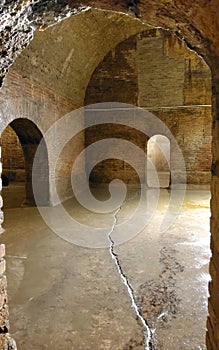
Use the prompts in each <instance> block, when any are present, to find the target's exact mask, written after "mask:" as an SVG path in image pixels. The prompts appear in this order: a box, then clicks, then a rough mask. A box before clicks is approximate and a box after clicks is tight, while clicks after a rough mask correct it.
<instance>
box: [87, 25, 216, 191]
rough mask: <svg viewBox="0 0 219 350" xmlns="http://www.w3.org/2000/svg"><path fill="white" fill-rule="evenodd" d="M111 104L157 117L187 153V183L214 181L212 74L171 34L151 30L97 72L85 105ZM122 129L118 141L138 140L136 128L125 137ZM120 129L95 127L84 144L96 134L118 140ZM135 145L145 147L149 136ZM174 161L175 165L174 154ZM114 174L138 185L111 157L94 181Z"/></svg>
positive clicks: (127, 43) (121, 46)
mask: <svg viewBox="0 0 219 350" xmlns="http://www.w3.org/2000/svg"><path fill="white" fill-rule="evenodd" d="M109 101H116V102H125V103H129V104H134V105H138V106H140V107H142V108H144V109H146V110H149V111H150V112H152V113H153V114H154V115H155V116H157V117H159V118H160V119H161V120H162V121H163V122H165V124H166V125H167V126H168V127H169V129H170V130H171V132H172V134H173V136H174V137H175V139H176V141H177V142H178V144H179V146H180V148H181V150H182V152H183V155H184V159H185V164H186V170H187V177H188V179H187V180H188V183H194V184H199V183H202V184H207V183H209V182H210V167H211V117H212V116H211V74H210V70H209V68H208V66H207V65H206V64H205V63H204V61H203V60H202V59H201V58H200V57H198V56H197V55H196V54H195V53H194V52H192V51H190V50H189V49H188V48H187V47H186V46H185V44H184V43H183V42H181V41H180V40H178V39H177V38H176V37H175V36H173V35H171V34H169V33H167V32H164V31H161V30H150V31H145V32H142V33H140V34H137V35H135V36H132V37H130V38H129V39H127V40H125V41H124V42H122V43H121V44H119V45H117V46H116V48H115V50H114V51H111V52H109V53H108V55H107V56H106V57H105V58H104V60H103V61H102V62H101V63H100V64H99V66H98V67H97V68H96V70H95V71H94V73H93V75H92V77H91V80H90V82H89V85H88V87H87V91H86V96H85V104H86V105H89V104H92V103H97V102H109ZM119 128H120V130H119V137H121V138H125V139H128V140H130V141H131V142H133V143H136V140H139V136H138V135H137V133H136V132H135V130H134V129H133V130H132V131H131V132H129V133H128V134H127V131H126V130H125V129H124V130H122V127H121V126H120V127H119ZM115 130H116V131H115ZM117 130H118V126H117V127H116V129H115V126H112V127H111V130H110V128H109V127H107V128H103V127H98V126H96V127H93V128H92V129H89V130H87V131H86V134H85V142H86V145H89V144H90V143H91V142H93V141H95V140H96V135H97V134H99V135H102V138H105V137H114V136H115V135H116V134H117V133H118V131H117ZM98 137H100V136H98ZM137 143H138V146H140V147H141V148H142V149H146V147H147V145H146V143H147V138H144V140H141V141H140V143H139V142H138V141H137ZM171 161H172V162H176V160H174V154H173V152H172V154H171ZM112 169H113V170H112ZM144 169H145V165H144V168H142V171H145V170H144ZM112 172H113V173H114V174H117V177H119V178H122V179H124V178H126V177H127V179H126V180H127V181H126V182H136V181H138V180H137V178H136V174H135V172H134V170H133V169H129V171H128V172H127V173H126V174H125V172H126V171H125V167H124V166H123V165H122V163H121V162H118V161H114V162H113V160H112V159H111V160H110V161H105V162H102V163H100V164H99V166H96V167H95V169H94V171H93V174H92V176H91V179H92V180H93V181H94V180H95V181H102V182H105V181H108V180H109V173H112Z"/></svg>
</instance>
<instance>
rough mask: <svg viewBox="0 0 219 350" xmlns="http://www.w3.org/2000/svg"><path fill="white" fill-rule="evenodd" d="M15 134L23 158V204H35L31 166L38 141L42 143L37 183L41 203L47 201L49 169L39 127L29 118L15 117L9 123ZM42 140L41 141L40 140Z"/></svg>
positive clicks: (44, 144) (45, 203)
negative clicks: (24, 176)
mask: <svg viewBox="0 0 219 350" xmlns="http://www.w3.org/2000/svg"><path fill="white" fill-rule="evenodd" d="M9 125H10V126H11V127H12V129H13V130H14V131H15V133H16V134H17V136H18V138H19V141H20V143H21V146H22V149H23V154H24V159H25V172H26V178H25V192H26V193H25V204H26V205H35V200H34V195H33V188H32V167H33V161H34V156H35V153H36V150H37V147H38V145H39V143H40V142H41V144H42V145H43V150H44V152H43V157H42V159H41V162H40V166H39V173H38V178H37V185H38V187H39V189H40V193H41V205H47V204H48V203H49V169H48V154H47V147H46V143H45V141H44V140H43V135H42V133H41V131H40V130H39V128H38V127H37V126H36V125H35V124H34V123H33V122H32V121H30V120H29V119H26V118H17V119H14V120H13V121H12V122H11V123H10V124H9ZM41 140H42V141H41Z"/></svg>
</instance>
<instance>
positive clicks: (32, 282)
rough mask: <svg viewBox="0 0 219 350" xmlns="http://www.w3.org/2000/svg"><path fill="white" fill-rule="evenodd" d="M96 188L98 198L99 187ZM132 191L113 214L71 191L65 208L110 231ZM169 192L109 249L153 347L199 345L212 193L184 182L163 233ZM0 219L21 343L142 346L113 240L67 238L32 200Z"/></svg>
mask: <svg viewBox="0 0 219 350" xmlns="http://www.w3.org/2000/svg"><path fill="white" fill-rule="evenodd" d="M96 193H97V198H98V196H99V198H101V199H103V198H104V195H105V193H103V189H101V190H96ZM138 200H139V196H138V192H136V191H135V190H134V189H131V190H130V192H129V195H128V198H127V200H126V202H125V203H124V204H123V205H122V207H121V208H120V210H119V211H118V212H117V214H116V217H115V213H110V214H94V213H91V212H89V211H87V210H85V209H83V208H81V207H80V206H79V205H78V204H77V203H76V201H74V200H69V201H68V202H67V203H65V208H66V209H67V210H68V212H69V213H70V214H71V215H72V216H74V218H77V220H78V221H79V222H81V223H86V222H87V223H89V225H90V227H95V226H98V227H104V228H105V229H106V231H107V230H108V232H110V229H112V228H113V227H114V226H115V227H116V225H119V224H120V223H122V222H124V221H125V220H127V218H129V217H130V215H131V213H133V211H134V210H135V209H136V207H137V206H138ZM168 200H169V193H168V191H166V190H162V191H161V198H160V201H159V205H158V207H157V209H156V212H155V213H154V216H153V217H152V219H151V220H150V222H149V223H148V224H147V225H146V227H145V228H144V229H143V230H141V232H139V233H138V234H137V235H134V236H133V238H132V239H128V240H127V241H126V242H125V243H123V244H121V245H115V246H114V248H113V249H114V252H115V254H116V255H117V257H118V259H119V263H120V266H121V269H122V272H123V273H124V275H125V276H126V278H127V280H128V281H129V283H130V285H131V287H132V291H133V296H134V298H135V302H136V305H137V307H138V309H139V311H140V313H141V315H142V316H143V317H144V319H145V320H146V322H147V324H148V327H149V329H150V336H151V349H156V350H175V349H177V350H180V349H189V350H200V349H202V350H204V349H205V328H206V317H207V297H208V289H207V287H208V280H209V275H208V262H209V259H210V251H209V241H210V234H209V213H210V211H209V201H210V194H209V192H208V191H205V190H188V191H187V192H186V196H185V201H184V204H183V206H182V209H181V212H180V214H179V215H178V217H177V219H176V220H174V221H173V223H172V225H171V227H169V229H168V230H167V231H165V232H161V231H160V225H161V223H162V220H163V217H164V213H165V211H166V208H167V203H168ZM54 210H56V213H58V210H59V208H54ZM115 219H116V221H115ZM4 227H5V229H6V231H5V233H4V234H3V235H2V236H1V238H2V242H4V243H6V245H7V277H8V294H9V306H10V321H11V333H12V335H13V336H14V338H15V340H16V341H17V345H18V349H22V350H30V349H33V350H36V349H37V350H38V349H53V350H59V349H60V350H61V349H65V350H70V349H82V350H88V349H94V350H98V349H103V350H129V349H136V350H138V349H146V346H145V338H144V333H145V329H144V327H143V326H142V323H141V321H140V319H139V318H138V317H137V315H136V312H135V310H134V308H133V307H132V306H131V299H130V295H129V294H128V291H127V287H126V286H125V284H124V283H123V281H122V279H121V276H120V274H119V272H118V268H117V266H116V265H115V262H114V261H113V259H112V257H111V254H110V251H109V246H108V247H106V248H104V249H98V248H92V249H91V248H88V247H81V246H79V245H76V244H72V243H69V242H66V241H65V240H63V239H62V238H60V237H59V236H57V235H56V234H54V233H53V232H52V231H51V229H50V228H49V227H48V226H47V225H46V223H45V222H44V221H43V220H42V218H41V216H40V213H39V211H38V209H37V208H33V207H32V208H8V209H5V225H4ZM81 234H83V232H81ZM127 234H128V231H127ZM112 237H113V235H112Z"/></svg>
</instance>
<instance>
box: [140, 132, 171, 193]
mask: <svg viewBox="0 0 219 350" xmlns="http://www.w3.org/2000/svg"><path fill="white" fill-rule="evenodd" d="M154 172H156V174H157V178H156V177H155V176H154ZM170 175H171V174H170V141H169V139H168V138H167V137H166V136H163V135H154V136H152V137H151V138H150V139H149V140H148V143H147V166H146V179H147V185H148V187H160V188H168V187H169V186H170Z"/></svg>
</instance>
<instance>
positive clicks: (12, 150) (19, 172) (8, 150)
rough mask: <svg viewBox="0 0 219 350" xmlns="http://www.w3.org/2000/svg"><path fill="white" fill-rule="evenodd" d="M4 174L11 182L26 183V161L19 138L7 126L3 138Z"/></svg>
mask: <svg viewBox="0 0 219 350" xmlns="http://www.w3.org/2000/svg"><path fill="white" fill-rule="evenodd" d="M1 147H2V166H3V174H4V175H6V176H7V177H8V179H9V181H16V182H20V181H21V182H24V181H25V164H24V162H25V160H24V154H23V150H22V147H21V144H20V141H19V138H18V136H17V135H16V133H15V132H14V130H13V129H12V128H11V127H10V126H7V127H6V129H5V130H4V131H3V133H2V136H1Z"/></svg>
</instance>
